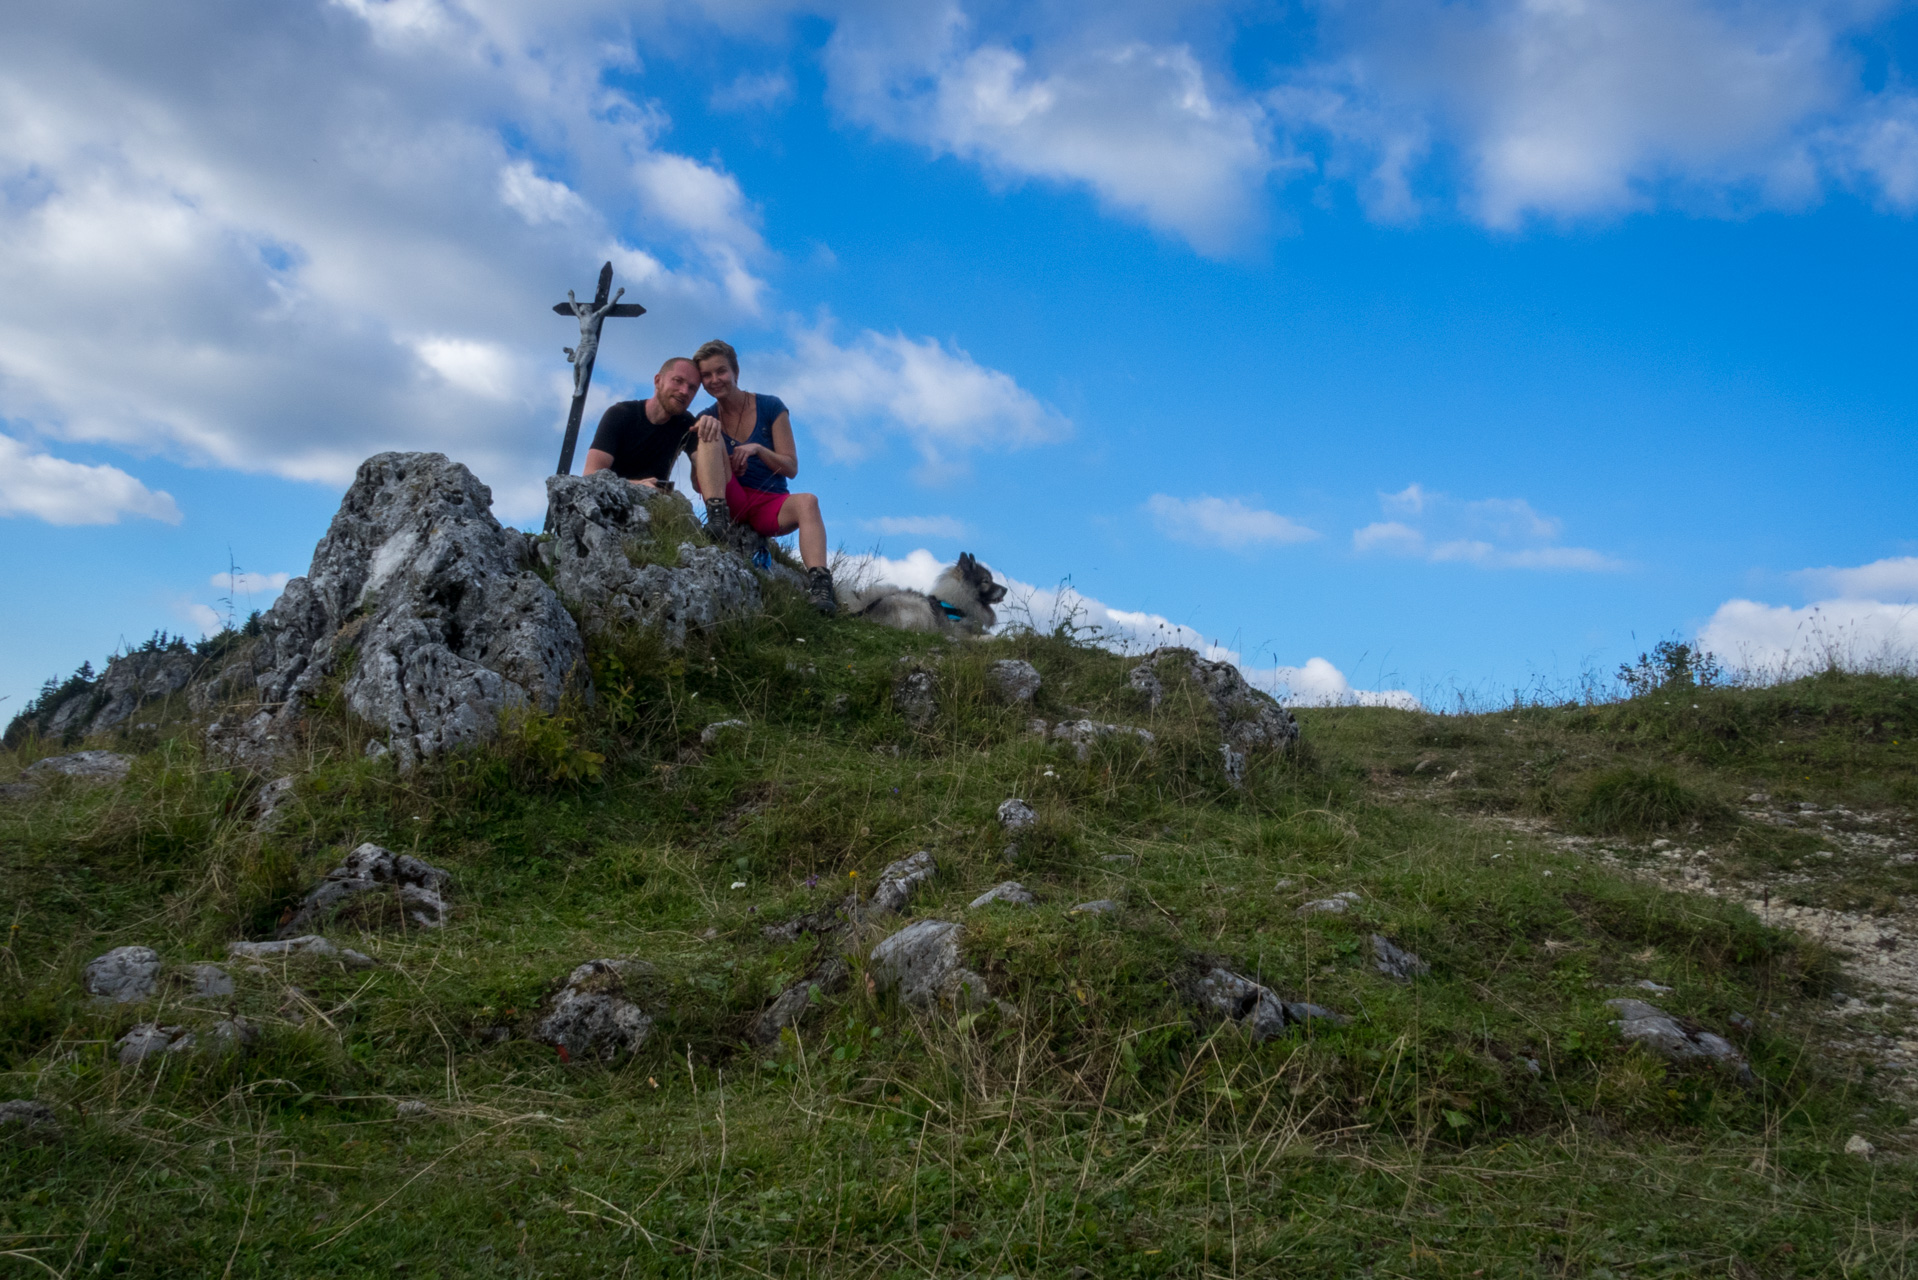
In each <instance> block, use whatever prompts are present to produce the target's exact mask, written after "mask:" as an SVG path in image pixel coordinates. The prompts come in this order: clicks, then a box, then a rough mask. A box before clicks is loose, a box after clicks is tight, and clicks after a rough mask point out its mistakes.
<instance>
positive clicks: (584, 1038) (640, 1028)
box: [533, 960, 654, 1062]
mask: <svg viewBox="0 0 1918 1280" xmlns="http://www.w3.org/2000/svg"><path fill="white" fill-rule="evenodd" d="M653 972H654V971H653V967H652V966H651V965H649V964H646V963H645V962H643V961H639V960H588V961H587V962H586V963H585V964H582V965H580V966H579V967H578V968H576V969H574V970H573V971H572V973H570V974H569V975H567V978H566V982H565V984H564V985H563V986H561V987H560V989H559V990H558V991H557V992H555V993H554V995H553V997H552V999H551V1000H550V1001H548V1003H547V1007H546V1012H545V1014H544V1015H543V1016H542V1017H541V1018H540V1020H539V1023H538V1024H537V1025H536V1026H535V1027H534V1029H533V1035H534V1037H535V1038H536V1039H538V1040H539V1041H540V1042H541V1043H543V1044H550V1045H552V1046H553V1047H554V1048H555V1049H557V1050H559V1053H560V1057H561V1058H562V1059H564V1060H565V1061H567V1062H583V1061H585V1060H587V1059H591V1058H597V1059H598V1060H600V1061H601V1062H611V1061H613V1060H614V1059H616V1058H618V1057H620V1056H621V1055H622V1054H631V1053H634V1052H636V1051H637V1050H638V1049H639V1047H640V1046H641V1045H643V1044H645V1043H646V1040H647V1038H648V1037H649V1036H651V1035H652V1033H653V1019H652V1018H651V1017H650V1016H649V1015H648V1014H647V1013H646V1011H645V1010H644V1009H642V1008H640V1006H639V1003H638V1000H639V999H640V998H641V995H642V990H643V988H644V986H645V984H646V983H647V982H648V980H649V979H651V978H652V976H653Z"/></svg>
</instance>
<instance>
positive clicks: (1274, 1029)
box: [1186, 966, 1347, 1041]
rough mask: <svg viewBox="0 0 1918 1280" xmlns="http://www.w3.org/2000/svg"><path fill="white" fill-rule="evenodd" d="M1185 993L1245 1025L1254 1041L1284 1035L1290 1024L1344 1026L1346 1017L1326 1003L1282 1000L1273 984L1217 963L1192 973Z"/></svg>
mask: <svg viewBox="0 0 1918 1280" xmlns="http://www.w3.org/2000/svg"><path fill="white" fill-rule="evenodd" d="M1186 994H1187V995H1188V996H1189V997H1190V998H1191V999H1192V1001H1193V1002H1194V1003H1195V1004H1197V1005H1199V1007H1201V1008H1203V1009H1206V1010H1209V1011H1211V1012H1213V1013H1218V1014H1222V1015H1224V1016H1225V1017H1227V1018H1229V1019H1230V1020H1232V1021H1233V1022H1236V1023H1238V1024H1239V1025H1240V1026H1242V1027H1244V1028H1245V1029H1246V1030H1247V1031H1248V1032H1249V1033H1251V1036H1252V1039H1253V1040H1255V1041H1264V1040H1270V1039H1272V1038H1273V1037H1275V1036H1281V1035H1285V1034H1286V1033H1287V1031H1288V1029H1289V1028H1291V1027H1295V1026H1304V1025H1305V1024H1307V1023H1309V1022H1314V1021H1324V1022H1330V1023H1332V1024H1333V1025H1335V1026H1343V1025H1344V1024H1345V1022H1346V1021H1347V1019H1346V1018H1345V1017H1344V1016H1343V1015H1341V1014H1337V1013H1334V1012H1333V1011H1332V1010H1330V1009H1327V1008H1325V1007H1324V1006H1323V1005H1316V1004H1308V1003H1306V1002H1305V1001H1302V1000H1282V999H1280V998H1279V996H1278V994H1277V993H1276V992H1274V991H1273V990H1272V989H1271V988H1270V987H1267V986H1264V985H1262V984H1260V983H1257V982H1254V981H1253V980H1252V979H1250V978H1247V977H1245V976H1243V975H1241V974H1237V973H1233V972H1232V971H1231V970H1230V969H1225V968H1221V967H1218V966H1212V967H1209V968H1206V969H1203V970H1201V971H1199V972H1197V973H1196V974H1194V975H1192V976H1191V977H1190V978H1189V979H1188V980H1187V982H1186Z"/></svg>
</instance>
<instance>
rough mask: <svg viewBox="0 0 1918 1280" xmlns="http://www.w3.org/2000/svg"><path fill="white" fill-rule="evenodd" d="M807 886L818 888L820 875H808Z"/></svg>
mask: <svg viewBox="0 0 1918 1280" xmlns="http://www.w3.org/2000/svg"><path fill="white" fill-rule="evenodd" d="M806 887H807V888H808V889H817V888H818V887H819V877H818V876H807V877H806Z"/></svg>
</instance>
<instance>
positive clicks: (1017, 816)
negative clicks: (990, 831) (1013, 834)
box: [999, 797, 1039, 831]
mask: <svg viewBox="0 0 1918 1280" xmlns="http://www.w3.org/2000/svg"><path fill="white" fill-rule="evenodd" d="M1037 821H1039V815H1038V814H1036V813H1034V812H1033V811H1032V806H1031V805H1029V804H1027V803H1026V802H1025V801H1023V800H1020V799H1018V798H1016V797H1015V798H1013V799H1011V800H1007V801H1004V802H1002V803H1001V804H1000V806H999V825H1000V826H1002V827H1004V828H1005V829H1006V830H1008V831H1024V830H1025V829H1026V828H1027V827H1029V826H1031V825H1032V824H1033V823H1035V822H1037Z"/></svg>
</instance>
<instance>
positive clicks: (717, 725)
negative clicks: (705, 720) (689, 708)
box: [699, 720, 746, 747]
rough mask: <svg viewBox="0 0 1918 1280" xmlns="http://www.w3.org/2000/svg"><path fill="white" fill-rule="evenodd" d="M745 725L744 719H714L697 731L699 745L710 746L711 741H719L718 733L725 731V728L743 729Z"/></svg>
mask: <svg viewBox="0 0 1918 1280" xmlns="http://www.w3.org/2000/svg"><path fill="white" fill-rule="evenodd" d="M745 727H746V722H745V721H744V720H718V721H715V722H713V723H712V724H709V725H707V726H706V727H705V728H704V729H701V730H700V731H699V745H700V746H702V747H710V746H712V745H713V743H715V742H717V741H719V735H720V734H722V733H724V732H726V730H728V729H744V728H745Z"/></svg>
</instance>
